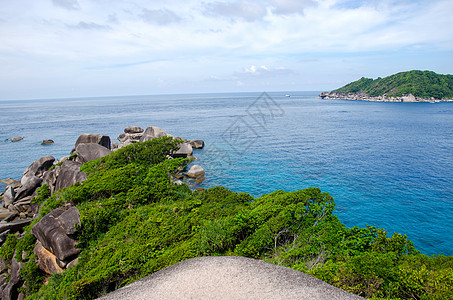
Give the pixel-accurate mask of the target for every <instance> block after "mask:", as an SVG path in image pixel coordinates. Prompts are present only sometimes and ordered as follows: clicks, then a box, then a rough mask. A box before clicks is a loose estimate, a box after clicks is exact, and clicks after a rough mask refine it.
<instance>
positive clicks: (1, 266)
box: [0, 257, 7, 285]
mask: <svg viewBox="0 0 453 300" xmlns="http://www.w3.org/2000/svg"><path fill="white" fill-rule="evenodd" d="M6 270H7V268H6V262H5V261H4V260H3V258H1V257H0V274H1V273H3V272H5V271H6ZM0 285H1V284H0Z"/></svg>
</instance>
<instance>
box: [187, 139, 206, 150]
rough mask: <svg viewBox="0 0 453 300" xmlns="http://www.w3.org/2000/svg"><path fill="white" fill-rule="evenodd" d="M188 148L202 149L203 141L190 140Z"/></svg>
mask: <svg viewBox="0 0 453 300" xmlns="http://www.w3.org/2000/svg"><path fill="white" fill-rule="evenodd" d="M189 143H190V146H192V148H194V149H201V148H203V147H204V141H203V140H190V142H189Z"/></svg>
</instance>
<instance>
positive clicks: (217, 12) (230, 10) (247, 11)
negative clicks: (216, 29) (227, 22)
mask: <svg viewBox="0 0 453 300" xmlns="http://www.w3.org/2000/svg"><path fill="white" fill-rule="evenodd" d="M204 10H205V13H206V14H207V15H209V16H214V17H217V16H221V17H225V18H228V19H231V20H238V19H242V20H245V21H247V22H253V21H259V20H261V19H262V18H263V17H264V16H265V15H266V8H265V7H264V6H263V5H261V4H260V3H258V2H253V1H247V0H240V1H234V2H231V1H229V2H213V3H205V4H204Z"/></svg>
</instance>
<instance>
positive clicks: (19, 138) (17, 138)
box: [11, 136, 24, 142]
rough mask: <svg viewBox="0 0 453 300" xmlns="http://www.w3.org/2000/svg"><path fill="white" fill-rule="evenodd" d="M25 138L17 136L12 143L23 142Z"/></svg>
mask: <svg viewBox="0 0 453 300" xmlns="http://www.w3.org/2000/svg"><path fill="white" fill-rule="evenodd" d="M23 139H24V138H23V137H21V136H15V137H13V138H11V142H18V141H22V140H23Z"/></svg>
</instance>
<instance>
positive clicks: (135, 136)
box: [118, 133, 143, 143]
mask: <svg viewBox="0 0 453 300" xmlns="http://www.w3.org/2000/svg"><path fill="white" fill-rule="evenodd" d="M142 136H143V134H142V133H122V134H120V135H119V136H118V141H120V142H122V143H124V142H126V141H131V142H133V143H136V142H140V139H141V138H142Z"/></svg>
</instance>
